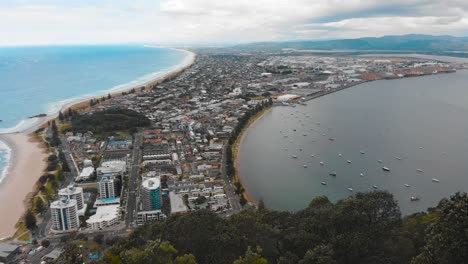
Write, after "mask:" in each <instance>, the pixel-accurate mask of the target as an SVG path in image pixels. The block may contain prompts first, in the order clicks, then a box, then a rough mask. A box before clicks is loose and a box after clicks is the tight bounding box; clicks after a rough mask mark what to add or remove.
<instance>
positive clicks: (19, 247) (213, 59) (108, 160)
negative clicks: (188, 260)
mask: <svg viewBox="0 0 468 264" xmlns="http://www.w3.org/2000/svg"><path fill="white" fill-rule="evenodd" d="M195 52H196V54H197V56H196V59H195V61H194V63H193V64H192V65H191V66H190V67H188V68H187V69H184V70H183V71H182V72H180V73H179V74H177V75H174V76H171V78H167V79H165V80H164V81H163V82H161V83H157V84H148V85H144V86H140V87H135V88H134V89H131V90H128V91H124V92H121V93H119V94H112V95H111V94H109V95H103V97H96V98H93V99H91V100H89V101H87V102H86V104H85V106H86V107H83V108H77V109H72V108H70V109H63V110H62V112H60V113H59V115H58V117H57V118H56V119H55V120H50V121H49V122H48V125H47V126H46V127H44V128H42V129H38V130H37V131H36V134H37V135H39V136H41V137H43V138H44V139H45V140H46V141H47V142H48V143H49V144H50V147H51V148H50V149H51V150H50V155H49V157H48V168H47V173H46V174H45V175H44V176H42V177H41V178H40V179H39V185H40V187H39V188H38V192H37V194H36V195H35V196H34V197H33V198H32V205H31V207H32V210H30V212H31V214H32V215H33V216H32V218H34V220H29V221H33V222H34V225H33V226H30V224H28V223H26V222H27V221H28V220H26V219H23V220H22V222H23V224H22V226H23V228H22V229H21V230H22V231H21V232H19V233H20V234H23V238H22V239H19V237H15V239H13V240H10V241H4V242H1V243H0V262H6V263H41V261H42V262H44V263H48V262H49V261H54V260H55V259H57V258H58V257H59V256H60V254H61V253H62V252H63V251H64V247H63V245H64V243H66V242H67V241H70V240H73V239H75V238H76V239H80V238H84V237H87V239H89V240H93V243H88V244H86V245H83V247H85V248H86V251H84V252H86V255H84V256H83V262H85V263H89V262H92V261H95V260H98V259H99V258H100V257H101V253H102V251H103V250H104V249H105V248H106V247H108V246H111V245H112V244H113V243H114V242H115V240H116V239H117V238H118V237H120V236H128V234H129V233H130V232H131V231H133V230H134V229H136V228H137V227H139V226H141V225H145V224H146V223H149V222H156V221H165V219H166V218H167V217H169V216H171V215H174V214H183V213H185V212H189V211H194V210H201V209H205V210H210V211H212V212H215V213H216V214H218V215H220V216H222V217H230V216H231V215H233V214H236V213H237V212H239V211H240V210H241V209H242V208H246V207H254V206H255V204H256V203H257V202H258V201H252V200H251V199H250V198H249V195H248V190H246V189H245V187H243V186H242V178H241V177H240V175H239V173H238V168H237V166H236V156H237V150H238V146H239V144H241V142H239V141H240V138H241V136H242V133H244V132H245V131H246V130H247V128H248V126H249V124H250V122H252V121H254V120H255V119H257V118H260V117H261V115H262V114H263V113H264V112H266V110H268V109H269V108H271V107H296V105H299V104H306V103H307V101H308V100H311V99H314V98H317V97H320V96H324V95H326V94H329V93H333V92H337V91H340V90H343V89H346V88H349V87H352V86H355V85H358V84H361V83H364V82H369V81H377V80H390V79H399V78H407V77H419V76H423V75H433V74H443V73H451V72H455V71H457V70H458V69H466V68H468V65H466V64H457V63H448V62H441V61H437V60H432V59H421V58H411V57H379V56H377V55H376V56H368V57H362V56H328V55H311V54H310V53H307V52H304V53H301V52H298V51H294V52H291V51H288V50H283V51H278V52H271V53H265V52H246V51H232V50H224V49H200V50H196V51H195ZM122 116H123V119H121V120H123V121H122V122H121V123H116V122H112V121H111V120H110V119H112V118H113V117H117V118H121V117H122ZM118 120H119V119H118ZM85 121H90V122H85ZM127 121H128V122H127ZM93 122H95V123H93ZM84 123H91V124H95V125H94V126H93V125H83V124H84ZM52 149H53V150H52ZM38 204H39V205H38ZM29 218H31V217H29ZM30 227H31V228H30ZM24 234H25V235H26V236H24Z"/></svg>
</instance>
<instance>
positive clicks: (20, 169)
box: [0, 49, 196, 240]
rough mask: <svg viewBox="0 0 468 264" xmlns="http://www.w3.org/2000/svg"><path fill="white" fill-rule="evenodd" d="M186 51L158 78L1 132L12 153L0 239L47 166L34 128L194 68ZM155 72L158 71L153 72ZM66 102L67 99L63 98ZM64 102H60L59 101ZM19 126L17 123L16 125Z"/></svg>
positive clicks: (0, 188)
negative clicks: (176, 62)
mask: <svg viewBox="0 0 468 264" xmlns="http://www.w3.org/2000/svg"><path fill="white" fill-rule="evenodd" d="M177 50H180V51H182V52H184V53H186V54H187V55H186V57H185V58H184V60H182V61H181V62H180V63H178V64H177V65H174V66H173V67H171V68H169V69H167V70H166V71H165V72H163V73H160V74H157V76H155V78H154V79H152V80H148V81H146V82H144V83H141V84H136V85H134V86H131V87H126V88H125V89H121V90H115V91H112V90H107V91H106V92H105V93H103V94H95V95H93V96H86V97H80V98H76V99H69V100H70V102H68V103H65V104H63V105H61V106H60V107H59V108H57V111H56V112H54V113H52V114H48V115H47V116H45V117H40V118H37V119H36V120H35V122H34V124H33V125H31V126H29V127H26V128H24V129H17V131H11V132H9V133H0V141H2V142H3V143H5V145H6V146H7V147H8V148H9V149H10V154H9V155H10V157H9V160H8V165H7V173H6V175H5V177H4V178H3V179H2V182H1V183H0V201H11V202H9V203H4V202H3V203H0V213H1V214H2V225H1V226H0V240H2V239H4V238H8V237H11V236H12V235H13V234H14V233H15V231H16V227H15V226H16V224H17V223H18V222H19V221H20V219H21V217H22V215H23V213H24V211H25V209H27V207H26V203H25V202H26V201H27V199H28V195H29V194H30V193H31V192H33V191H34V186H35V184H36V182H37V180H38V179H39V177H40V176H41V175H42V174H43V173H44V169H45V168H46V166H47V162H46V159H47V150H46V149H45V148H44V146H43V145H42V143H43V142H44V141H43V139H39V138H37V136H36V135H35V134H34V132H35V131H36V130H38V129H40V128H44V127H46V126H47V122H50V121H51V120H55V119H57V118H58V115H59V112H64V111H68V109H72V110H75V111H79V110H84V109H87V108H88V107H90V105H89V100H91V99H95V98H101V97H102V96H106V95H107V94H110V95H111V97H112V98H115V97H119V96H122V93H123V92H128V91H131V90H132V89H135V90H136V92H137V93H139V92H141V91H142V89H141V88H145V90H147V89H148V88H150V87H153V86H156V85H158V84H161V83H163V82H165V81H166V80H170V79H171V78H174V77H176V76H177V75H179V74H180V73H182V72H183V71H185V70H186V69H188V68H190V67H191V66H192V65H193V63H194V62H195V59H196V54H195V53H194V52H192V51H188V50H182V49H177ZM151 74H154V73H151ZM62 102H63V101H62ZM59 103H60V102H59ZM16 127H18V125H17V126H15V127H13V129H15V128H16Z"/></svg>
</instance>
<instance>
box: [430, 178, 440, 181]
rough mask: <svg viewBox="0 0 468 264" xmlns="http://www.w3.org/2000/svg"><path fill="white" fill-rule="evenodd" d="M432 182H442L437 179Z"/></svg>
mask: <svg viewBox="0 0 468 264" xmlns="http://www.w3.org/2000/svg"><path fill="white" fill-rule="evenodd" d="M432 181H433V182H440V180H439V179H437V178H432Z"/></svg>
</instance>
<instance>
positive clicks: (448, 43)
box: [234, 34, 468, 52]
mask: <svg viewBox="0 0 468 264" xmlns="http://www.w3.org/2000/svg"><path fill="white" fill-rule="evenodd" d="M234 48H239V49H244V50H251V49H253V50H258V49H263V50H273V49H284V48H290V49H301V50H359V51H362V50H370V51H377V50H388V51H418V52H447V51H462V52H464V51H468V37H453V36H431V35H420V34H411V35H402V36H384V37H379V38H357V39H338V40H323V41H313V40H301V41H284V42H257V43H249V44H242V45H237V46H235V47H234Z"/></svg>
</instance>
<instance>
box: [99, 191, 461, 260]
mask: <svg viewBox="0 0 468 264" xmlns="http://www.w3.org/2000/svg"><path fill="white" fill-rule="evenodd" d="M466 212H468V195H467V194H459V193H457V194H456V195H454V196H453V197H451V198H450V199H449V200H444V201H442V202H441V203H440V205H439V206H438V207H437V208H436V209H435V210H433V211H432V212H430V213H419V214H415V215H412V216H409V217H406V218H403V219H402V218H401V215H400V211H399V209H398V206H397V204H396V202H395V200H394V199H393V196H392V195H391V194H389V193H387V192H382V191H378V192H370V193H358V194H356V195H354V196H351V197H349V198H346V199H343V200H340V201H338V202H336V203H332V202H330V201H329V200H328V199H327V198H326V197H317V198H315V199H314V200H312V201H311V202H310V204H309V206H308V207H307V208H305V209H303V210H301V211H298V212H295V213H291V212H287V211H274V210H269V209H267V208H265V207H263V206H262V208H261V209H258V210H256V209H253V208H251V209H246V210H243V211H241V212H239V213H237V214H234V215H232V216H230V217H228V218H221V217H219V216H218V215H216V214H215V213H213V212H211V211H208V210H198V211H192V212H189V213H186V214H175V215H171V216H170V217H169V218H168V219H166V221H165V222H158V223H151V224H147V225H145V226H142V227H139V228H137V229H136V230H135V231H134V232H133V233H132V234H131V235H130V236H129V237H128V238H126V239H121V240H120V241H119V242H117V243H116V244H114V246H112V247H111V248H109V250H108V251H107V258H108V259H107V263H187V264H189V263H195V262H194V261H195V258H196V261H197V262H198V263H201V264H204V263H207V264H209V263H219V264H228V263H229V264H231V263H266V261H268V263H277V264H297V263H299V264H309V263H314V264H354V263H363V264H371V263H372V264H374V263H376V264H400V263H412V264H435V263H441V264H450V263H468V255H467V254H468V253H467V251H466V248H468V238H467V232H466V227H467V226H468V214H467V213H466ZM155 241H168V242H169V243H170V244H169V243H167V244H165V243H164V242H155ZM172 245H173V246H172ZM161 247H163V248H161ZM176 249H177V250H176ZM253 249H257V250H253ZM190 254H193V255H190ZM176 256H179V257H177V258H176ZM194 256H195V257H194ZM148 258H151V261H149V260H148ZM161 261H166V262H161Z"/></svg>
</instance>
